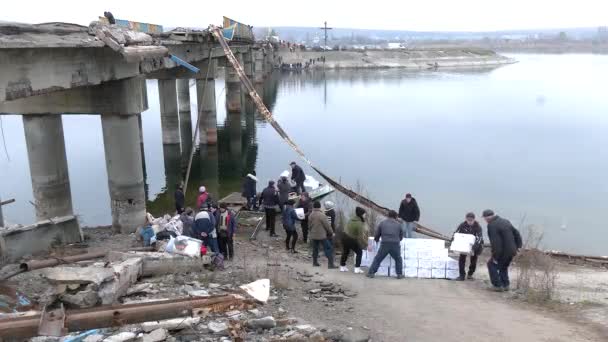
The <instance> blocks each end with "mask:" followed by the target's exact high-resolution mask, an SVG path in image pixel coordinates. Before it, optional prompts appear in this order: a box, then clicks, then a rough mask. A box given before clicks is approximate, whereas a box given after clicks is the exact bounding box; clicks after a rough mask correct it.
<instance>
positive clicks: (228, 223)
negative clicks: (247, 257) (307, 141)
mask: <svg viewBox="0 0 608 342" xmlns="http://www.w3.org/2000/svg"><path fill="white" fill-rule="evenodd" d="M217 216H218V220H217V222H216V229H217V239H218V243H219V245H220V253H222V254H223V255H224V258H225V259H228V260H232V258H233V257H234V240H233V237H234V233H235V232H236V227H237V221H236V214H235V213H234V212H233V211H232V210H230V209H228V206H227V205H226V203H221V204H220V210H219V212H218V213H217Z"/></svg>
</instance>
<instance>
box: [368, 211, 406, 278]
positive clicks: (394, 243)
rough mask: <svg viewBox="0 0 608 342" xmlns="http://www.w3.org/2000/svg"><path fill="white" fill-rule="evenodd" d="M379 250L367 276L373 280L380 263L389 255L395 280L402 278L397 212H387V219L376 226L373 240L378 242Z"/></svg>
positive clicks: (399, 224)
mask: <svg viewBox="0 0 608 342" xmlns="http://www.w3.org/2000/svg"><path fill="white" fill-rule="evenodd" d="M380 238H382V243H381V244H380V249H378V253H377V254H376V257H375V258H374V261H373V262H372V266H371V267H370V268H369V272H368V273H367V276H368V277H369V278H373V277H374V276H375V274H376V272H378V267H380V263H381V262H382V260H384V258H386V256H387V255H389V254H390V255H391V258H393V260H395V269H396V271H397V278H398V279H402V278H403V260H402V259H401V240H402V239H403V230H402V229H401V223H399V221H397V212H395V211H394V210H391V211H389V212H388V218H387V219H386V220H384V221H382V222H380V224H379V225H378V228H376V235H375V236H374V240H376V242H378V241H380Z"/></svg>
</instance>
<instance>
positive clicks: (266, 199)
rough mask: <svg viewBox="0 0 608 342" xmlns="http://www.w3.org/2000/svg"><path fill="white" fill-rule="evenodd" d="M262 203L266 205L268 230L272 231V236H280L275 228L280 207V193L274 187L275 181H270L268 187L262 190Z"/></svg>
mask: <svg viewBox="0 0 608 342" xmlns="http://www.w3.org/2000/svg"><path fill="white" fill-rule="evenodd" d="M261 205H264V211H265V212H266V230H269V231H270V237H276V236H278V235H277V234H276V233H275V230H274V228H275V220H276V215H277V209H279V193H278V192H277V189H276V188H275V187H274V181H269V182H268V187H267V188H266V189H264V191H262V195H261V196H260V206H261Z"/></svg>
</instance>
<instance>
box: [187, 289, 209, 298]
mask: <svg viewBox="0 0 608 342" xmlns="http://www.w3.org/2000/svg"><path fill="white" fill-rule="evenodd" d="M188 296H190V297H209V292H207V290H192V291H188Z"/></svg>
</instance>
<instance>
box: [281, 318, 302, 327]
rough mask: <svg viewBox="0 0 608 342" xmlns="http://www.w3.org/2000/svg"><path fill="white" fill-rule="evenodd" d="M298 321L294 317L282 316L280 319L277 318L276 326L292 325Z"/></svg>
mask: <svg viewBox="0 0 608 342" xmlns="http://www.w3.org/2000/svg"><path fill="white" fill-rule="evenodd" d="M297 322H298V320H297V319H296V318H294V317H289V318H282V319H277V326H278V327H286V326H289V325H293V324H296V323H297Z"/></svg>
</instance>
